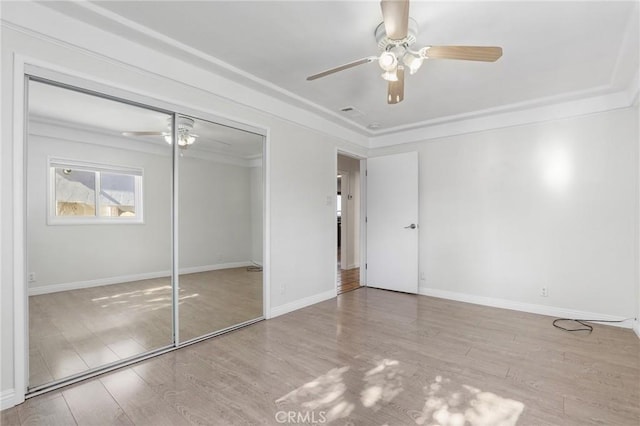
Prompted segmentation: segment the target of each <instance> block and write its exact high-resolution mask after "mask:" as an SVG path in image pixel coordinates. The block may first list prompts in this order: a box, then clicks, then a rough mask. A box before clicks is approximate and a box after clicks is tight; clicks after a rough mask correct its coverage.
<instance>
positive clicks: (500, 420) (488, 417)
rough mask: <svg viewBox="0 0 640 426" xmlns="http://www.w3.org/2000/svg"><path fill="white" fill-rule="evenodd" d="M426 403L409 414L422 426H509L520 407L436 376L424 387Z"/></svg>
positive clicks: (513, 421)
mask: <svg viewBox="0 0 640 426" xmlns="http://www.w3.org/2000/svg"><path fill="white" fill-rule="evenodd" d="M424 392H425V394H426V401H425V404H424V407H423V408H422V411H421V412H416V413H413V417H414V420H415V422H416V423H417V424H419V425H425V426H435V425H439V426H463V425H467V424H470V425H472V426H489V425H492V426H513V425H515V424H516V423H517V421H518V419H519V418H520V415H521V414H522V411H523V410H524V404H523V403H522V402H519V401H515V400H513V399H508V398H503V397H501V396H499V395H496V394H495V393H492V392H483V391H481V390H480V389H478V388H475V387H473V386H469V385H462V386H460V385H457V384H456V383H453V382H451V380H449V379H446V378H443V377H442V376H436V377H435V379H434V380H433V382H432V383H430V384H428V385H427V386H425V387H424Z"/></svg>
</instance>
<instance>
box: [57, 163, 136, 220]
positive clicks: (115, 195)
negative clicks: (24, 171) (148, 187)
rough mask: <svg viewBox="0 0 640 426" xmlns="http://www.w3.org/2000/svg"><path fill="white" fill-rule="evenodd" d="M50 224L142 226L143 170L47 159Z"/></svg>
mask: <svg viewBox="0 0 640 426" xmlns="http://www.w3.org/2000/svg"><path fill="white" fill-rule="evenodd" d="M49 179H50V183H49V184H50V185H49V186H50V190H49V223H50V224H83V223H127V222H128V223H131V222H133V223H142V169H136V168H130V167H119V166H111V165H102V164H93V163H87V162H81V161H71V160H57V159H49Z"/></svg>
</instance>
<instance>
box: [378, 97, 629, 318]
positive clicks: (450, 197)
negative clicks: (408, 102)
mask: <svg viewBox="0 0 640 426" xmlns="http://www.w3.org/2000/svg"><path fill="white" fill-rule="evenodd" d="M637 123H638V113H637V109H636V110H633V109H625V110H616V111H610V112H606V113H599V114H594V115H590V116H583V117H578V118H572V119H564V120H558V121H552V122H546V123H539V124H532V125H526V126H520V127H511V128H504V129H499V130H493V131H486V132H482V133H474V134H468V135H461V136H455V137H450V138H445V139H435V140H430V141H425V142H421V143H417V144H411V145H406V146H401V147H395V148H387V149H377V150H374V151H373V152H372V154H373V155H381V154H385V153H393V152H400V151H408V150H417V151H419V152H420V271H421V272H422V273H424V274H425V278H426V280H424V281H421V283H420V284H421V292H423V293H425V294H433V295H441V296H445V297H456V298H460V299H466V300H483V301H487V300H497V299H506V300H507V301H512V302H516V303H521V304H530V305H544V306H550V307H557V308H563V309H568V310H577V311H584V312H587V313H593V314H604V315H612V316H620V317H624V318H628V317H633V316H635V314H636V311H637V306H636V305H637V299H636V291H637V289H636V288H637V285H638V284H637V272H636V271H637V267H638V237H637V236H638V141H637V138H638V134H637ZM542 286H546V287H548V288H549V296H548V297H541V296H540V289H541V287H542ZM521 306H524V305H521Z"/></svg>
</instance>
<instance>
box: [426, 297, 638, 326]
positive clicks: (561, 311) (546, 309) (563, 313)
mask: <svg viewBox="0 0 640 426" xmlns="http://www.w3.org/2000/svg"><path fill="white" fill-rule="evenodd" d="M418 293H419V294H422V295H424V296H432V297H438V298H441V299H449V300H456V301H458V302H467V303H473V304H476V305H484V306H492V307H494V308H503V309H511V310H513V311H522V312H530V313H532V314H540V315H548V316H551V317H557V318H598V319H601V320H603V321H624V322H619V323H602V324H604V325H612V326H615V327H623V328H632V326H633V319H627V318H624V317H619V316H615V315H607V314H600V313H596V312H587V311H578V310H574V309H565V308H558V307H555V306H545V305H536V304H533V303H524V302H516V301H514V300H507V299H497V298H493V297H485V296H477V295H474V294H467V293H457V292H453V291H446V290H439V289H435V288H427V287H420V288H419V289H418ZM594 322H597V321H594Z"/></svg>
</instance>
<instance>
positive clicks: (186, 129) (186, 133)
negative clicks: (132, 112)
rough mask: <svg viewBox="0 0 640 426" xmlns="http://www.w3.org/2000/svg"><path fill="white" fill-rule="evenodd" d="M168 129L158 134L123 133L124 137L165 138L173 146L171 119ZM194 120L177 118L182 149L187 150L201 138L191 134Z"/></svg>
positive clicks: (179, 144)
mask: <svg viewBox="0 0 640 426" xmlns="http://www.w3.org/2000/svg"><path fill="white" fill-rule="evenodd" d="M167 121H168V124H167V127H168V128H169V130H168V131H166V132H156V131H142V132H122V136H163V137H164V140H165V141H166V142H167V143H168V144H171V138H172V135H171V118H169V119H168V120H167ZM193 124H194V120H193V119H191V118H189V117H182V116H178V117H177V118H176V125H177V126H178V132H177V133H178V147H180V148H182V149H187V148H189V147H190V146H191V145H193V143H194V142H195V141H196V139H197V138H198V137H199V136H198V135H196V134H195V133H191V131H192V130H193Z"/></svg>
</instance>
